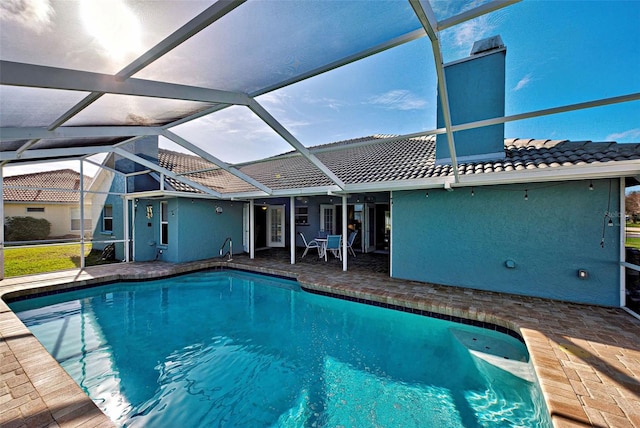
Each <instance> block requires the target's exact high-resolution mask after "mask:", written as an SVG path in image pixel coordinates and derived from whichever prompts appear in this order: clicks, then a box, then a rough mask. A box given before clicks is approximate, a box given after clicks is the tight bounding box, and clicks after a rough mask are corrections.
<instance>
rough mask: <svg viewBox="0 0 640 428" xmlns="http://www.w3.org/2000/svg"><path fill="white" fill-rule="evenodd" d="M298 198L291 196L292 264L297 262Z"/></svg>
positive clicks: (290, 237)
mask: <svg viewBox="0 0 640 428" xmlns="http://www.w3.org/2000/svg"><path fill="white" fill-rule="evenodd" d="M295 204H296V199H295V197H293V196H289V223H290V227H289V240H290V241H291V264H292V265H295V264H296V206H295Z"/></svg>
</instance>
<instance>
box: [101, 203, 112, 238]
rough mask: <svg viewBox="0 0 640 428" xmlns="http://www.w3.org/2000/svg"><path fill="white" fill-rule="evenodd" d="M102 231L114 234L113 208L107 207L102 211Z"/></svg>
mask: <svg viewBox="0 0 640 428" xmlns="http://www.w3.org/2000/svg"><path fill="white" fill-rule="evenodd" d="M102 231H103V232H113V206H111V205H105V206H104V208H103V209H102Z"/></svg>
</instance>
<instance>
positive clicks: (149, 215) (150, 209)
mask: <svg viewBox="0 0 640 428" xmlns="http://www.w3.org/2000/svg"><path fill="white" fill-rule="evenodd" d="M152 217H153V205H147V218H148V219H151V218H152Z"/></svg>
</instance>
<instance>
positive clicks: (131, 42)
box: [0, 0, 213, 74]
mask: <svg viewBox="0 0 640 428" xmlns="http://www.w3.org/2000/svg"><path fill="white" fill-rule="evenodd" d="M212 3H213V1H179V2H178V1H124V0H110V1H93V0H92V1H78V0H52V1H41V2H9V1H7V2H4V1H3V2H0V13H2V15H3V17H2V27H3V28H2V31H0V46H1V47H2V59H3V60H6V61H17V62H24V63H28V64H38V65H47V66H53V67H61V68H70V69H74V70H83V71H92V72H99V73H107V74H115V73H117V72H118V71H120V70H121V69H122V68H123V67H124V66H126V65H127V64H129V63H130V62H131V61H133V60H134V59H136V58H137V57H139V56H140V55H142V54H143V53H144V52H146V51H147V50H149V49H150V48H151V47H153V46H154V45H156V44H157V43H158V42H160V41H161V40H163V39H164V38H165V37H166V36H168V35H169V34H171V33H172V32H173V31H175V30H176V29H178V28H179V27H181V26H182V25H184V24H185V23H187V22H188V21H189V20H191V19H192V18H193V17H194V16H196V15H197V14H199V13H200V12H202V11H203V10H204V9H206V8H207V7H209V6H210V5H211V4H212Z"/></svg>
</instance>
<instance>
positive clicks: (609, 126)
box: [4, 0, 640, 175]
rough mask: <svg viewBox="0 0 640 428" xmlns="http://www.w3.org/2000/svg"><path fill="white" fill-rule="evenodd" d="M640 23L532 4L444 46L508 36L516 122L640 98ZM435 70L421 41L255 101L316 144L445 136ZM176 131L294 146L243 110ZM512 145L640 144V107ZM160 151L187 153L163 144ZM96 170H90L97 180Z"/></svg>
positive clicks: (543, 129)
mask: <svg viewBox="0 0 640 428" xmlns="http://www.w3.org/2000/svg"><path fill="white" fill-rule="evenodd" d="M449 7H451V3H450V2H435V3H434V9H435V12H436V14H437V15H438V16H449V15H450V14H451V13H455V12H456V11H446V10H444V9H446V8H449ZM638 22H640V1H638V0H631V1H601V2H599V1H552V0H544V1H536V0H530V1H523V2H521V3H517V4H515V5H513V6H509V7H507V8H505V9H501V10H499V11H496V12H493V13H491V14H488V15H485V16H482V17H480V18H477V19H474V20H472V21H469V22H466V23H464V24H462V25H459V26H456V27H453V28H451V29H447V30H445V31H443V32H441V33H440V45H441V49H442V52H443V59H444V62H445V64H446V63H448V62H450V61H455V60H458V59H462V58H465V57H467V56H468V55H469V52H470V50H471V46H472V45H473V42H474V41H476V40H480V39H483V38H486V37H490V36H493V35H500V36H501V38H502V40H503V41H504V44H505V45H506V47H507V56H506V84H505V89H506V114H507V115H511V114H518V113H526V112H530V111H535V110H540V109H547V108H552V107H558V106H562V105H566V104H573V103H580V102H586V101H593V100H597V99H601V98H609V97H615V96H620V95H627V94H633V93H640V73H639V72H638V70H640V25H638ZM433 64H434V59H433V54H432V50H431V46H430V43H429V40H428V39H427V38H426V37H423V38H421V39H418V40H414V41H412V42H409V43H406V44H404V45H401V46H398V47H395V48H392V49H390V50H387V51H385V52H382V53H380V54H376V55H374V56H371V57H368V58H365V59H363V60H360V61H357V62H355V63H352V64H349V65H346V66H343V67H341V68H338V69H335V70H332V71H330V72H327V73H324V74H322V75H319V76H315V77H313V78H311V79H307V80H305V81H302V82H299V83H296V84H294V85H291V86H289V87H286V88H283V89H280V90H277V91H274V92H271V93H268V94H265V95H263V96H261V97H258V98H257V100H258V102H260V103H261V104H262V105H263V106H264V107H265V108H266V109H267V110H268V111H269V112H270V113H271V114H272V115H273V116H274V117H275V118H276V119H277V120H278V121H280V122H281V123H282V124H283V125H284V126H285V127H286V128H287V129H288V130H289V131H290V132H291V133H292V134H293V135H294V136H295V137H296V138H297V139H298V140H299V141H300V142H301V143H302V144H303V145H305V146H307V147H310V146H315V145H320V144H326V143H331V142H334V141H340V140H345V139H351V138H358V137H363V136H369V135H374V134H407V133H415V132H422V131H428V130H432V129H435V128H436V126H435V123H436V110H437V98H436V97H437V85H436V83H437V82H436V74H435V67H434V65H433ZM172 131H173V132H175V133H176V134H178V135H180V136H182V137H184V138H186V139H188V140H189V141H191V142H193V143H194V144H196V145H198V146H200V147H202V148H205V149H206V150H208V151H209V152H210V153H212V154H213V155H215V156H217V157H218V158H220V159H222V160H224V161H226V162H229V163H238V162H245V161H251V160H255V159H259V158H263V157H266V156H271V155H275V154H278V153H282V152H287V151H290V150H292V147H291V146H290V145H289V144H288V143H286V142H285V141H284V140H282V139H281V138H280V137H279V136H278V135H276V134H275V133H274V132H273V131H272V130H271V129H270V128H269V127H267V126H266V125H265V124H264V123H263V122H262V121H261V120H260V119H259V118H257V117H256V116H254V115H253V114H252V113H251V112H250V111H249V110H248V109H247V108H245V107H230V108H227V109H225V110H223V111H220V112H217V113H214V114H212V115H209V116H206V117H204V118H201V119H197V120H194V121H192V122H189V123H186V124H183V125H180V126H177V127H174V128H172ZM505 137H506V138H516V137H517V138H540V139H569V140H577V141H579V140H591V141H617V142H618V143H633V142H637V143H640V101H633V102H627V103H624V104H618V105H612V106H604V107H597V108H591V109H588V110H583V111H576V112H569V113H563V114H559V115H553V116H545V117H540V118H535V119H528V120H523V121H518V122H511V123H507V124H506V126H505ZM161 146H162V147H165V148H168V149H172V150H181V151H184V150H183V149H181V148H178V147H177V146H176V145H175V144H173V143H171V142H169V141H166V140H163V139H161ZM75 165H77V162H75V163H74V165H73V166H75ZM64 166H67V165H64ZM42 168H44V167H43V166H42V165H35V166H34V167H33V168H31V169H42ZM47 168H48V166H47ZM31 169H30V170H31ZM76 169H77V168H76ZM30 170H29V172H30ZM93 170H94V168H92V167H87V168H86V172H88V173H89V174H91V173H92V171H93ZM24 172H27V170H26V169H25V167H20V168H15V167H11V166H9V167H6V168H5V170H4V174H5V175H13V174H17V173H24Z"/></svg>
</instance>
